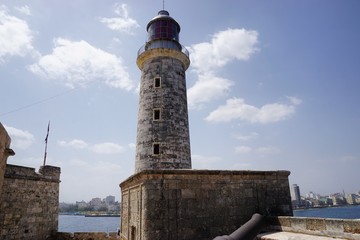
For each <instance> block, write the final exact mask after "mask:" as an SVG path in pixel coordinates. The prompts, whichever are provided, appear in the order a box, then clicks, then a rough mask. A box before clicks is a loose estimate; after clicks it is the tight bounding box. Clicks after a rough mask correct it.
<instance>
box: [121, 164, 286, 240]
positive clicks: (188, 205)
mask: <svg viewBox="0 0 360 240" xmlns="http://www.w3.org/2000/svg"><path fill="white" fill-rule="evenodd" d="M289 174H290V172H288V171H218V170H212V171H210V170H146V171H142V172H140V173H138V174H135V175H133V176H131V177H130V178H128V179H127V180H125V181H124V182H122V183H121V184H120V186H121V194H122V209H121V234H122V236H121V237H122V239H142V240H150V239H177V240H190V239H191V240H193V239H197V240H201V239H204V240H205V239H206V240H208V239H213V238H214V237H216V236H221V235H225V234H228V233H230V232H233V231H234V230H236V229H237V228H238V227H239V226H240V225H242V224H244V223H245V222H246V221H247V220H249V219H250V218H251V216H252V214H253V213H255V212H258V213H261V214H265V215H269V214H270V215H283V216H291V215H292V210H291V200H290V193H289V183H288V176H289Z"/></svg>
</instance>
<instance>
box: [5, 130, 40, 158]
mask: <svg viewBox="0 0 360 240" xmlns="http://www.w3.org/2000/svg"><path fill="white" fill-rule="evenodd" d="M4 127H5V129H6V131H7V132H8V134H9V136H10V138H11V145H10V147H11V148H13V149H14V150H15V152H16V149H17V148H20V149H27V148H28V147H30V146H31V145H32V144H33V143H34V142H35V138H34V136H33V135H32V134H31V133H30V132H28V131H26V130H20V129H17V128H14V127H9V126H4ZM44 140H45V138H44Z"/></svg>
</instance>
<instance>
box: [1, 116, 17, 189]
mask: <svg viewBox="0 0 360 240" xmlns="http://www.w3.org/2000/svg"><path fill="white" fill-rule="evenodd" d="M10 142H11V139H10V137H9V135H8V133H7V132H6V130H5V128H4V126H3V125H2V124H1V123H0V196H1V189H2V186H3V184H4V174H5V168H6V162H7V158H8V157H9V156H11V155H14V154H15V153H14V151H12V150H11V149H10Z"/></svg>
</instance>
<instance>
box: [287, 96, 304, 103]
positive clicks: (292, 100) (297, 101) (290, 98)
mask: <svg viewBox="0 0 360 240" xmlns="http://www.w3.org/2000/svg"><path fill="white" fill-rule="evenodd" d="M287 98H288V99H289V100H290V102H291V103H292V104H293V105H300V104H301V103H302V100H301V99H299V98H297V97H291V96H287Z"/></svg>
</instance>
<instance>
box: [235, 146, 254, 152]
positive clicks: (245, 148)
mask: <svg viewBox="0 0 360 240" xmlns="http://www.w3.org/2000/svg"><path fill="white" fill-rule="evenodd" d="M251 151H252V148H251V147H248V146H237V147H235V153H248V152H251Z"/></svg>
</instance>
